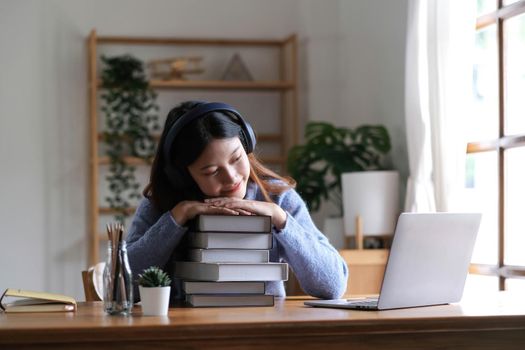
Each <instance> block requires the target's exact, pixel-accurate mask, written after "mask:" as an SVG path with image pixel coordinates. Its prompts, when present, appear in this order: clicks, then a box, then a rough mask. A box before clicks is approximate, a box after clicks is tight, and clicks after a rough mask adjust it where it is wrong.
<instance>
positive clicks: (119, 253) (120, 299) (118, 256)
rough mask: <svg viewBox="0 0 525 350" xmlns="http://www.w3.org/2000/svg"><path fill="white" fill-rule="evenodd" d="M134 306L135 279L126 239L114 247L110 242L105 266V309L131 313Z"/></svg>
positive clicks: (112, 311)
mask: <svg viewBox="0 0 525 350" xmlns="http://www.w3.org/2000/svg"><path fill="white" fill-rule="evenodd" d="M132 307H133V280H132V274H131V269H130V267H129V262H128V251H127V249H126V241H121V242H120V243H118V246H117V247H114V245H113V243H112V242H111V241H109V242H108V257H107V261H106V267H105V268H104V310H105V311H106V313H108V314H110V315H129V314H130V313H131V309H132Z"/></svg>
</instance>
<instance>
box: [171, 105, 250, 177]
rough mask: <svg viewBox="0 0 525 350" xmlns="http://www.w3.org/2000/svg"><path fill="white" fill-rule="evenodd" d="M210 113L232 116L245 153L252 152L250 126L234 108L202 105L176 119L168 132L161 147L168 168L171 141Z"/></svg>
mask: <svg viewBox="0 0 525 350" xmlns="http://www.w3.org/2000/svg"><path fill="white" fill-rule="evenodd" d="M210 112H228V115H229V116H232V115H233V116H234V117H235V119H236V120H235V121H236V122H237V124H239V126H240V127H241V131H242V134H243V136H244V137H243V138H244V141H245V142H244V143H245V146H246V153H251V152H253V150H254V148H255V143H256V138H255V133H254V131H253V129H252V127H251V125H250V124H249V123H248V122H246V121H245V120H244V118H243V117H242V115H241V113H239V112H238V111H237V110H236V109H235V108H233V107H232V106H230V105H228V104H226V103H221V102H208V103H202V104H200V105H198V106H196V107H194V108H192V109H190V110H189V111H187V112H186V113H184V114H183V115H182V116H181V117H180V118H179V119H177V120H176V121H175V122H174V123H173V125H172V126H171V128H170V130H169V131H168V134H167V135H166V138H165V140H164V145H163V153H164V159H165V162H166V164H167V165H168V168H171V166H169V164H170V163H171V161H170V157H169V154H170V150H171V147H172V144H173V141H174V140H175V138H176V137H177V135H178V134H179V133H180V132H181V130H182V129H184V127H185V126H186V125H188V124H189V123H191V122H192V121H194V120H196V119H198V118H200V117H202V116H204V115H206V114H208V113H210Z"/></svg>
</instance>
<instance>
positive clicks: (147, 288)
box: [137, 266, 171, 316]
mask: <svg viewBox="0 0 525 350" xmlns="http://www.w3.org/2000/svg"><path fill="white" fill-rule="evenodd" d="M137 283H138V284H139V293H140V300H141V304H142V314H143V315H144V316H163V315H167V314H168V308H169V302H170V290H171V287H170V285H171V279H170V278H169V276H168V274H167V273H166V272H164V271H163V270H162V269H160V268H158V267H156V266H151V267H149V268H147V269H145V270H144V271H143V272H142V273H141V274H139V277H138V280H137Z"/></svg>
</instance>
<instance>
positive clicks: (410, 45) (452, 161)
mask: <svg viewBox="0 0 525 350" xmlns="http://www.w3.org/2000/svg"><path fill="white" fill-rule="evenodd" d="M408 5H409V6H408V23H407V44H406V59H405V118H406V128H407V130H406V135H407V146H408V158H409V169H410V174H409V178H408V183H407V193H406V200H405V211H412V212H429V211H436V210H438V211H452V210H459V208H460V202H459V200H460V196H461V192H462V188H463V181H464V175H463V174H464V167H465V151H466V148H465V147H466V140H465V139H464V137H463V136H464V135H465V133H464V130H465V129H464V127H465V124H464V123H462V120H464V119H465V118H464V116H465V115H466V114H465V113H470V111H471V108H470V101H471V81H472V53H473V48H474V35H475V2H473V1H453V0H409V4H408Z"/></svg>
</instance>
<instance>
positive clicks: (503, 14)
mask: <svg viewBox="0 0 525 350" xmlns="http://www.w3.org/2000/svg"><path fill="white" fill-rule="evenodd" d="M497 3H498V4H497V5H498V6H497V9H496V10H495V11H493V12H490V13H487V14H484V15H482V16H479V17H478V18H477V20H476V30H477V31H479V30H482V29H484V28H486V27H488V26H490V25H494V24H495V25H496V33H497V62H498V63H497V64H498V119H499V121H498V138H497V139H494V140H485V141H473V142H469V143H468V144H467V154H473V153H480V152H493V151H496V152H497V159H498V179H497V181H498V183H497V189H498V254H497V257H498V261H497V265H489V264H471V268H470V272H471V273H473V274H479V275H486V276H495V277H498V286H499V290H505V280H506V279H507V278H520V277H521V278H523V277H525V266H511V265H505V244H504V243H505V151H506V150H508V149H510V148H515V147H525V134H523V135H507V136H506V135H505V75H504V74H505V59H504V58H505V52H504V51H505V48H504V43H505V33H504V22H505V21H506V20H508V19H511V18H514V17H516V16H519V15H522V14H524V13H525V0H520V1H518V2H515V3H512V4H510V5H507V6H503V1H502V0H497Z"/></svg>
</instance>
